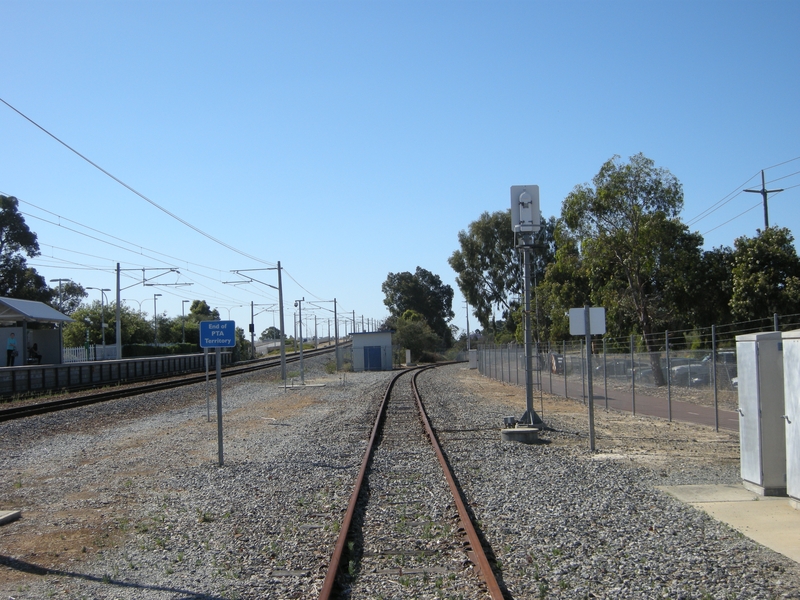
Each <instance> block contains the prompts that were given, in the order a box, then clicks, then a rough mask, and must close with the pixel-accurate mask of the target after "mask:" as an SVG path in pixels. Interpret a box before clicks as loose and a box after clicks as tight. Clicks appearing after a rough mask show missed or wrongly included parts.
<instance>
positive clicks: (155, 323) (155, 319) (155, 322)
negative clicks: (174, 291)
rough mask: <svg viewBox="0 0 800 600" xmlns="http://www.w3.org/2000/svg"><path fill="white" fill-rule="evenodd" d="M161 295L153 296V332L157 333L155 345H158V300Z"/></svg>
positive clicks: (154, 340) (154, 336) (154, 337)
mask: <svg viewBox="0 0 800 600" xmlns="http://www.w3.org/2000/svg"><path fill="white" fill-rule="evenodd" d="M160 295H161V294H153V330H154V332H155V333H154V335H153V343H154V344H157V343H158V308H156V307H157V306H158V305H157V300H158V297H159V296H160Z"/></svg>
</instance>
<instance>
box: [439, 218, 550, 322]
mask: <svg viewBox="0 0 800 600" xmlns="http://www.w3.org/2000/svg"><path fill="white" fill-rule="evenodd" d="M555 226H556V220H555V218H554V217H551V218H550V219H549V220H547V221H545V222H544V223H542V229H541V230H540V232H539V234H538V236H537V238H536V246H535V248H534V252H533V269H532V272H533V274H532V277H533V279H534V285H535V283H536V282H539V281H541V280H542V278H543V277H544V271H545V268H546V266H547V265H548V264H549V263H551V262H552V261H553V257H554V254H555V248H556V243H555V238H554V231H555ZM458 243H459V249H458V250H456V251H455V252H453V254H452V255H451V256H450V258H449V259H448V261H447V262H448V263H449V264H450V267H451V268H452V269H453V270H454V271H455V272H456V284H457V285H458V288H459V290H461V293H462V294H463V296H464V298H465V299H466V300H467V302H468V303H469V305H470V307H471V308H472V311H473V314H474V315H475V316H476V317H477V319H478V321H479V322H480V324H481V326H482V327H483V328H484V329H485V330H493V329H494V330H496V329H497V327H496V324H495V323H494V313H495V310H496V309H500V310H501V311H502V314H503V318H504V320H505V321H510V322H512V323H514V322H516V321H515V319H514V318H513V314H512V313H513V312H514V310H516V309H518V307H519V304H520V302H519V298H520V297H521V295H522V294H523V291H524V288H525V285H524V281H523V279H522V276H523V269H522V261H521V257H520V254H519V251H518V250H517V247H516V241H515V239H514V232H513V231H512V228H511V210H510V209H507V210H502V211H497V212H493V213H489V212H484V213H483V214H482V215H481V216H480V217H479V218H478V219H477V220H476V221H473V222H472V223H470V224H469V227H468V228H467V230H466V231H464V230H462V231H460V232H459V233H458ZM512 333H513V332H512Z"/></svg>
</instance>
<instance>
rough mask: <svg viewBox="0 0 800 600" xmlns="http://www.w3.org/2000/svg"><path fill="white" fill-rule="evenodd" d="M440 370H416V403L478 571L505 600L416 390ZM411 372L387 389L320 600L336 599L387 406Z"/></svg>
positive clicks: (497, 597) (495, 594)
mask: <svg viewBox="0 0 800 600" xmlns="http://www.w3.org/2000/svg"><path fill="white" fill-rule="evenodd" d="M443 364H444V363H443ZM447 364H449V363H447ZM436 366H442V365H431V366H426V367H418V368H417V369H414V370H413V371H416V372H415V373H414V375H413V378H412V380H411V387H412V389H413V391H414V397H415V399H416V402H417V407H418V409H419V414H420V419H421V420H422V422H423V424H424V426H425V431H426V432H427V434H428V437H429V439H430V441H431V445H432V446H433V449H434V451H435V453H436V456H437V458H438V459H439V464H440V466H441V467H442V470H443V471H444V475H445V478H446V479H447V483H448V485H449V486H450V492H451V493H452V495H453V499H454V501H455V504H456V507H457V509H458V515H459V519H460V521H461V527H462V529H463V530H464V533H465V534H466V536H467V539H468V540H469V543H470V548H469V553H470V554H471V555H472V557H474V562H476V564H477V566H478V569H479V570H480V574H481V577H482V578H483V581H484V583H485V584H486V588H487V591H488V592H489V593H490V594H491V597H492V598H493V599H494V600H503V592H502V590H501V589H500V586H499V584H498V583H497V579H496V578H495V576H494V572H493V571H492V567H491V565H490V564H489V559H488V558H487V557H486V553H485V552H484V550H483V546H482V544H481V541H480V538H479V537H478V533H477V531H476V530H475V527H474V525H473V524H472V520H471V519H470V517H469V513H468V512H467V508H466V506H465V505H464V501H463V500H462V498H461V491H460V490H459V488H458V485H457V484H456V482H455V477H454V475H453V473H452V470H451V468H450V465H449V464H448V462H447V460H446V459H445V458H444V453H443V452H442V449H441V446H440V445H439V442H438V440H437V439H436V436H435V435H434V433H433V429H432V427H431V424H430V421H429V419H428V415H427V413H426V412H425V409H424V408H423V406H422V400H421V398H420V395H419V392H418V390H417V386H416V378H417V375H419V374H420V373H421V372H423V371H425V370H427V369H432V368H435V367H436ZM410 372H412V371H403V372H401V373H398V374H397V375H395V376H394V377H393V378H392V380H391V381H390V382H389V385H388V386H387V388H386V393H385V394H384V396H383V400H382V402H381V406H380V408H379V409H378V415H377V417H376V419H375V423H374V424H373V426H372V432H371V434H370V437H369V441H368V442H367V448H366V450H365V452H364V458H363V459H362V461H361V468H360V469H359V471H358V476H357V477H356V483H355V486H354V489H353V493H352V494H351V496H350V501H349V502H348V505H347V511H346V512H345V515H344V518H343V519H342V525H341V528H340V530H339V537H338V539H337V541H336V546H335V547H334V550H333V555H332V556H331V560H330V562H329V563H328V572H327V573H326V575H325V581H324V582H323V585H322V590H321V591H320V594H319V600H330V598H331V597H332V594H333V591H334V586H335V584H336V576H337V574H338V572H339V567H340V564H341V561H342V556H344V549H345V547H346V545H347V537H348V535H349V533H350V526H351V524H352V521H353V516H354V515H355V511H356V506H357V504H358V497H359V495H360V494H361V488H362V486H363V483H364V478H365V477H366V473H367V468H368V467H369V463H370V461H371V459H372V453H373V450H374V446H375V440H376V439H377V437H378V434H379V433H380V429H381V424H382V423H383V420H384V417H385V415H386V406H387V405H388V402H389V398H390V396H391V394H392V389H393V388H394V385H395V383H396V382H397V380H398V379H400V377H402V376H403V375H405V374H407V373H410Z"/></svg>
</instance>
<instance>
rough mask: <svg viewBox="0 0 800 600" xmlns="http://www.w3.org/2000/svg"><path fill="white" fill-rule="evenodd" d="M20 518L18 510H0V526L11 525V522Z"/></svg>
mask: <svg viewBox="0 0 800 600" xmlns="http://www.w3.org/2000/svg"><path fill="white" fill-rule="evenodd" d="M21 516H22V513H21V512H19V511H18V510H0V525H5V524H6V523H11V521H16V520H17V519H19V518H20V517H21Z"/></svg>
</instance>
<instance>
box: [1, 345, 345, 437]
mask: <svg viewBox="0 0 800 600" xmlns="http://www.w3.org/2000/svg"><path fill="white" fill-rule="evenodd" d="M333 351H334V348H320V349H316V350H306V351H304V352H303V356H304V358H306V357H307V358H311V357H314V356H319V355H321V354H326V353H332V352H333ZM299 361H300V355H299V354H296V355H287V356H286V364H287V365H288V364H291V363H297V362H299ZM278 366H280V358H267V359H261V360H256V361H251V362H249V363H247V364H245V365H241V366H234V367H228V368H226V369H223V371H222V376H223V377H230V376H233V375H242V374H244V373H251V372H253V371H260V370H262V369H269V368H274V367H278ZM212 377H213V374H212ZM205 380H206V375H205V373H201V374H191V375H179V376H176V377H169V378H165V379H158V380H157V381H151V382H134V383H130V384H124V385H119V386H114V387H112V388H110V389H108V388H104V389H103V390H102V391H90V392H89V393H80V392H78V393H70V394H68V395H67V396H66V397H65V398H60V399H58V400H50V401H40V402H36V401H35V402H30V403H25V404H22V405H18V406H11V407H8V408H3V409H0V422H2V421H11V420H14V419H23V418H25V417H30V416H33V415H41V414H45V413H51V412H56V411H59V410H66V409H69V408H77V407H80V406H88V405H90V404H96V403H98V402H106V401H108V400H116V399H118V398H128V397H130V396H136V395H139V394H147V393H151V392H157V391H161V390H168V389H172V388H177V387H181V386H184V385H193V384H195V383H202V382H204V381H205Z"/></svg>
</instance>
